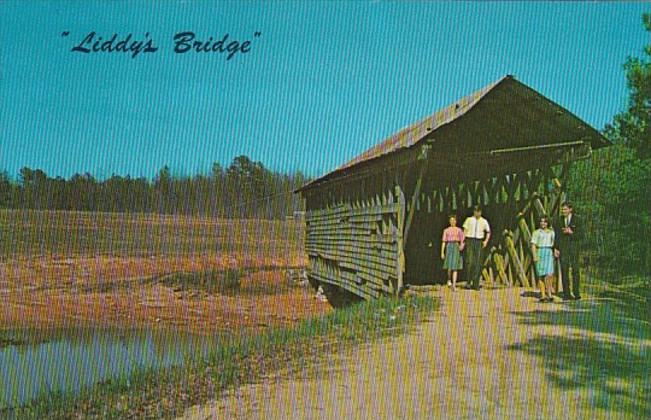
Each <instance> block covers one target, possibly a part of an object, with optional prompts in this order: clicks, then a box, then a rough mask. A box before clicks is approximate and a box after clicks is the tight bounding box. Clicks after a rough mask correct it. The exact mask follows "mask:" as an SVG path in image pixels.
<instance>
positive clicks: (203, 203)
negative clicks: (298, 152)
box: [0, 156, 308, 219]
mask: <svg viewBox="0 0 651 420" xmlns="http://www.w3.org/2000/svg"><path fill="white" fill-rule="evenodd" d="M307 180H308V179H306V177H305V176H304V175H303V174H302V173H301V172H300V171H298V172H295V173H293V174H285V173H280V172H275V171H271V170H269V169H267V168H265V167H264V165H263V164H262V163H261V162H255V161H252V160H251V159H250V158H248V157H247V156H238V157H236V158H235V159H233V161H232V163H231V164H230V166H228V167H227V168H224V167H222V166H221V165H220V164H219V163H214V164H213V166H212V168H211V171H210V173H209V174H198V175H194V176H173V175H172V173H171V171H170V168H169V167H168V166H164V167H162V168H161V169H160V170H159V172H158V173H157V174H156V176H155V177H154V178H153V179H148V178H145V177H140V178H132V177H130V176H128V175H127V176H120V175H113V176H111V177H110V178H108V179H105V180H98V179H96V178H95V177H93V176H92V175H91V174H89V173H84V174H75V175H73V176H72V177H70V178H69V179H65V178H62V177H60V176H57V177H50V176H48V175H47V174H46V173H45V172H44V171H43V170H41V169H32V168H28V167H24V168H22V169H21V170H20V172H19V174H18V177H17V179H12V177H11V176H10V175H9V174H8V173H7V171H0V208H14V209H17V208H21V209H48V210H83V211H107V212H142V213H168V214H169V213H175V214H197V215H212V216H219V217H226V218H265V219H280V218H285V217H286V216H291V215H293V214H294V212H295V211H298V210H302V209H303V204H302V202H301V199H300V197H299V196H298V195H297V194H293V193H292V191H293V190H295V189H296V188H298V187H299V186H301V185H303V184H304V183H305V182H307Z"/></svg>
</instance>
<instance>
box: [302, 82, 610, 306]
mask: <svg viewBox="0 0 651 420" xmlns="http://www.w3.org/2000/svg"><path fill="white" fill-rule="evenodd" d="M608 144H609V143H608V141H607V140H606V139H605V138H604V137H603V136H602V135H601V134H600V133H599V132H598V131H596V130H595V129H594V128H592V127H590V126H589V125H588V124H586V123H585V122H584V121H582V120H580V119H579V118H578V117H576V116H575V115H573V114H572V113H571V112H569V111H568V110H566V109H565V108H563V107H561V106H560V105H558V104H556V103H554V102H553V101H551V100H549V99H547V98H546V97H544V96H543V95H541V94H539V93H538V92H536V91H535V90H533V89H531V88H529V87H528V86H526V85H524V84H523V83H521V82H519V81H517V80H516V79H515V78H514V77H513V76H510V75H507V76H505V77H503V78H502V79H500V80H498V81H497V82H495V83H492V84H490V85H488V86H486V87H484V88H483V89H481V90H479V91H477V92H475V93H473V94H471V95H469V96H466V97H464V98H462V99H461V100H459V101H457V102H455V103H453V104H452V105H450V106H448V107H446V108H444V109H443V110H441V111H439V112H437V113H435V114H433V115H431V116H429V117H427V118H425V119H424V120H422V121H420V122H418V123H416V124H414V125H412V126H409V127H406V128H404V129H403V130H401V131H400V132H398V133H396V134H395V135H393V136H391V137H389V138H388V139H386V140H384V141H383V142H381V143H380V144H378V145H376V146H374V147H372V148H370V149H369V150H367V151H366V152H364V153H362V154H361V155H359V156H357V157H356V158H354V159H352V160H351V161H349V162H347V163H345V164H344V165H342V166H340V167H338V168H336V169H335V170H333V171H332V172H329V173H327V174H325V175H323V176H321V177H319V178H317V179H314V180H312V181H310V182H309V183H307V184H305V185H303V186H302V187H301V188H299V189H298V190H297V192H300V193H301V194H302V195H303V197H304V198H305V200H306V214H305V223H306V239H305V240H306V252H307V254H308V257H309V267H308V278H309V280H310V282H311V283H312V285H314V286H317V285H322V286H323V288H324V290H325V293H326V295H327V296H328V298H329V300H330V302H331V303H333V305H334V306H338V305H343V304H345V303H347V302H348V301H349V300H351V299H353V300H354V299H356V298H359V297H361V298H374V297H378V296H380V295H381V294H392V295H399V294H400V293H401V292H402V291H403V290H404V288H405V285H407V284H427V283H435V282H437V281H439V280H441V279H445V273H444V272H443V270H442V261H441V260H440V258H439V257H438V256H439V253H440V247H441V233H442V231H443V229H444V228H445V227H446V226H447V216H448V215H449V214H450V213H455V214H457V217H458V218H459V219H460V222H462V221H463V219H464V218H465V217H466V216H467V215H469V214H470V213H471V209H472V207H473V206H474V205H476V204H480V205H481V206H482V207H483V209H484V211H483V214H484V216H485V217H486V218H487V219H488V220H489V222H490V224H491V230H492V232H493V235H492V237H491V240H490V244H489V246H488V249H489V250H490V252H487V258H486V259H485V262H484V268H483V271H482V273H483V277H484V280H485V281H487V282H497V283H502V284H507V285H519V286H532V285H534V284H535V281H534V267H533V263H532V257H531V254H530V247H529V239H530V235H531V232H532V231H533V229H535V225H536V221H537V220H538V218H539V217H540V215H543V214H544V215H554V214H556V213H557V212H558V208H559V205H560V202H561V200H562V199H563V198H562V197H563V196H564V191H563V180H564V177H565V176H566V174H567V171H568V168H569V165H570V162H572V161H573V160H576V159H581V158H585V157H588V156H589V155H590V153H591V151H592V150H593V149H596V148H599V147H603V146H606V145H608ZM461 278H462V279H463V278H464V276H463V273H462V275H461Z"/></svg>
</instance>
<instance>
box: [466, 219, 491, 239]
mask: <svg viewBox="0 0 651 420" xmlns="http://www.w3.org/2000/svg"><path fill="white" fill-rule="evenodd" d="M490 231H491V228H490V226H489V225H488V220H486V219H484V218H483V217H481V216H480V217H479V219H477V218H476V217H474V216H471V217H469V218H467V219H466V221H465V222H463V234H464V235H465V236H466V238H475V239H484V236H485V235H486V234H487V233H490Z"/></svg>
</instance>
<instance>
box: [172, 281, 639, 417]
mask: <svg viewBox="0 0 651 420" xmlns="http://www.w3.org/2000/svg"><path fill="white" fill-rule="evenodd" d="M432 294H433V295H435V296H438V297H440V298H441V303H442V305H441V308H440V310H439V311H438V312H437V313H435V314H432V316H431V317H430V318H429V319H428V320H427V322H423V323H421V324H419V325H418V326H417V327H416V328H415V330H414V331H413V332H411V333H410V334H408V335H404V336H401V337H397V338H390V339H385V340H381V341H376V342H374V343H371V344H366V345H363V346H359V347H356V348H353V349H350V350H346V351H344V352H342V353H341V354H338V355H336V356H335V357H334V358H333V359H332V360H331V361H330V362H329V363H328V364H327V365H325V364H324V365H320V366H314V367H312V368H311V369H310V371H309V372H308V371H305V372H299V373H295V374H294V375H293V377H287V376H286V375H282V374H277V375H275V376H274V377H271V378H266V379H264V380H263V381H262V382H261V383H258V384H253V385H248V386H245V387H241V388H239V389H237V390H235V391H232V392H230V393H229V394H227V395H226V396H225V397H223V398H221V399H219V400H215V401H212V402H210V403H208V404H206V405H203V406H197V407H193V408H191V409H189V410H188V411H187V412H186V414H185V418H195V419H206V418H267V419H270V418H271V419H286V418H301V419H323V418H331V419H365V418H387V419H403V418H404V419H414V418H541V419H542V418H545V419H548V418H566V419H573V418H589V417H593V418H607V417H612V416H613V415H614V414H615V413H616V414H617V417H618V418H626V417H630V418H635V417H637V418H644V417H640V414H641V415H643V416H644V415H645V414H646V413H648V412H649V407H648V406H647V404H648V403H647V402H646V400H644V399H642V400H641V397H642V396H644V395H646V397H648V395H649V392H650V391H651V386H649V379H648V373H649V372H651V362H649V359H651V333H650V331H651V328H649V323H648V322H646V321H639V320H631V319H630V318H625V317H624V316H619V315H616V314H615V313H614V307H613V304H612V302H608V301H604V300H597V299H595V298H592V299H590V298H588V299H584V300H582V301H580V302H571V303H558V304H540V303H538V302H537V299H536V298H535V297H533V293H531V292H525V291H524V290H523V289H519V288H512V289H494V290H481V291H480V292H474V291H466V290H460V291H457V292H456V293H453V292H451V291H450V290H448V289H442V290H438V291H435V292H432ZM632 323H634V324H632ZM543 354H551V355H552V356H550V357H547V358H546V359H545V360H544V361H543V357H542V356H543ZM613 359H614V360H613ZM620 364H621V366H620ZM604 366H605V368H604ZM627 368H628V371H627ZM636 372H637V373H636ZM613 396H616V398H614V397H613Z"/></svg>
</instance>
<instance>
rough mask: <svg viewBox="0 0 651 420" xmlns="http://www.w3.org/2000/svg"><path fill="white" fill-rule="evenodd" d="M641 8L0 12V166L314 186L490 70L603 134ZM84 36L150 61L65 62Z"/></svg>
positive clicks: (149, 5) (203, 4)
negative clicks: (253, 166)
mask: <svg viewBox="0 0 651 420" xmlns="http://www.w3.org/2000/svg"><path fill="white" fill-rule="evenodd" d="M645 12H646V13H648V12H651V7H650V4H649V3H642V2H637V3H602V2H580V3H565V2H554V3H546V2H542V3H534V2H524V3H512V2H508V3H501V2H490V3H480V2H417V3H393V2H392V3H389V2H383V1H370V2H352V1H351V2H317V1H314V2H304V3H300V2H274V1H271V2H243V1H240V2H211V1H191V0H185V1H165V2H153V1H146V2H129V3H126V2H119V1H112V2H109V1H102V2H90V1H84V2H76V1H75V2H65V1H7V0H0V171H2V170H6V171H7V172H9V174H10V175H11V176H12V177H14V178H15V177H17V175H18V172H19V170H20V168H22V167H24V166H28V167H30V168H33V169H35V168H39V169H42V170H44V171H45V172H46V173H47V174H48V175H49V176H62V177H65V178H67V177H70V176H72V175H73V174H75V173H85V172H89V173H91V174H92V175H94V176H95V177H97V178H99V179H106V178H108V177H110V176H112V175H113V174H117V175H122V176H125V175H130V176H132V177H140V176H144V177H148V178H152V177H153V176H155V174H156V173H157V172H158V170H159V169H160V168H161V167H162V166H164V165H168V166H169V167H170V169H171V171H172V173H173V174H175V175H194V174H197V173H208V172H209V171H210V168H211V167H212V164H213V163H214V162H217V163H219V164H221V165H222V166H224V167H227V166H228V165H229V164H230V163H231V162H232V160H233V158H234V157H236V156H238V155H247V156H249V157H250V158H251V159H253V160H256V161H261V162H262V163H263V164H264V165H265V167H267V168H270V169H272V170H276V171H283V172H293V171H296V170H300V171H302V172H303V173H305V174H307V175H309V176H318V175H321V174H323V173H325V172H328V171H330V170H332V169H334V168H335V167H337V166H339V165H341V164H342V163H344V162H346V161H347V160H349V159H351V158H353V157H355V156H356V155H358V154H359V153H361V152H363V151H364V150H366V149H368V148H369V147H371V146H373V145H374V144H376V143H378V142H380V141H381V140H382V139H384V138H386V137H388V136H390V135H391V134H393V133H395V132H397V131H398V130H400V129H401V128H403V127H405V126H408V125H410V124H412V123H414V122H416V121H418V120H419V119H422V118H424V117H425V116H427V115H430V114H432V113H433V112H435V111H437V110H438V109H439V108H442V107H444V106H446V105H448V104H450V103H452V102H454V101H455V100H457V99H459V98H461V97H463V96H465V95H467V94H469V93H471V92H473V91H475V90H477V89H479V88H481V87H483V86H485V85H487V84H489V83H492V82H494V81H496V80H498V79H499V78H501V77H502V76H504V75H505V74H512V75H514V76H515V77H516V79H517V80H519V81H521V82H523V83H525V84H527V85H528V86H530V87H532V88H533V89H535V90H537V91H538V92H540V93H542V94H543V95H545V96H547V97H548V98H550V99H552V100H553V101H555V102H557V103H558V104H560V105H561V106H563V107H565V108H567V109H569V110H570V111H571V112H573V113H574V114H575V115H577V116H579V117H580V118H581V119H583V120H585V121H586V122H587V123H589V124H590V125H592V126H593V127H595V128H597V129H602V128H603V127H604V125H605V124H606V123H608V122H609V121H611V120H612V117H613V116H614V115H615V114H616V113H618V112H620V111H623V110H624V109H625V105H626V99H627V89H626V79H625V73H624V70H623V67H622V65H623V63H624V62H625V60H626V57H627V56H631V55H633V56H642V51H643V47H644V45H645V44H647V43H648V42H649V40H648V33H647V32H646V31H645V30H644V27H643V24H642V17H641V15H642V13H645ZM187 31H190V32H193V33H194V34H195V37H196V39H197V40H201V41H202V42H205V41H208V40H209V38H210V37H212V39H213V40H214V41H217V40H220V39H222V38H223V37H224V36H225V35H228V38H227V41H228V42H232V41H235V40H236V41H238V42H239V43H240V46H243V44H242V43H244V42H245V41H249V42H250V44H248V45H247V47H246V48H244V49H246V50H248V51H247V52H241V51H240V52H239V53H235V54H234V55H233V56H232V57H231V58H230V59H227V55H228V53H219V52H208V53H206V52H201V53H199V52H184V53H177V52H175V51H174V48H175V43H174V36H175V35H176V34H178V33H181V32H187ZM91 32H95V39H96V38H97V37H99V36H101V37H102V40H103V41H106V40H107V39H110V38H111V37H112V36H113V34H117V37H116V40H115V42H114V44H117V42H118V41H120V40H122V39H124V38H126V37H127V35H129V34H132V38H131V40H145V41H146V40H147V39H151V40H152V43H153V46H154V47H156V48H158V50H157V51H156V52H152V53H145V52H142V51H141V52H140V53H139V54H138V55H136V56H135V57H132V54H130V53H124V52H112V53H108V52H90V53H83V52H79V51H72V48H73V47H75V46H77V45H79V44H80V43H82V41H83V39H84V38H85V37H86V36H87V35H88V34H89V33H91ZM64 33H67V35H64ZM146 33H148V34H149V35H148V36H146V35H145V34H146ZM256 33H258V34H257V35H256Z"/></svg>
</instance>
